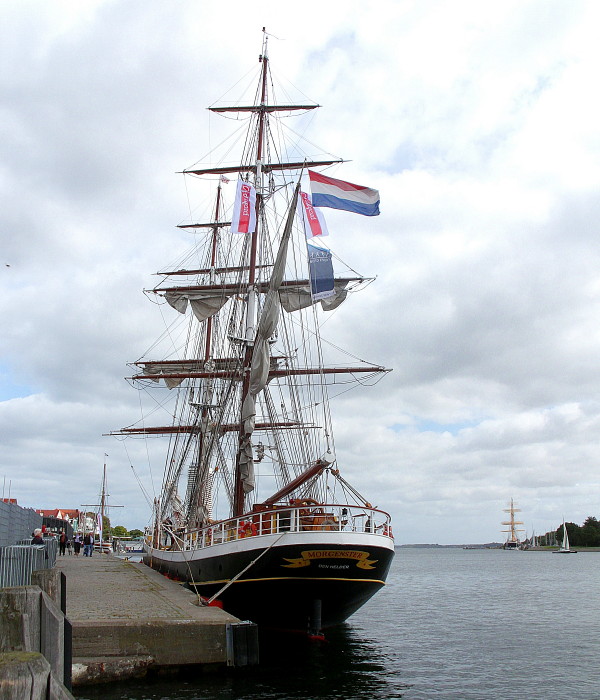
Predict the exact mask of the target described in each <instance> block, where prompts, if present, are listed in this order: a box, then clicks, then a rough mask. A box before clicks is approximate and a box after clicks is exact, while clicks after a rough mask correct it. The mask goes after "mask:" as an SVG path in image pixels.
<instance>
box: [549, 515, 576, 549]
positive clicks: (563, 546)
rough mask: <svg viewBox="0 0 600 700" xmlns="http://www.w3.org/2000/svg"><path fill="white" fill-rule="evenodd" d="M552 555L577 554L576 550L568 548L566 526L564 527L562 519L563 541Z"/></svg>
mask: <svg viewBox="0 0 600 700" xmlns="http://www.w3.org/2000/svg"><path fill="white" fill-rule="evenodd" d="M552 554H577V550H576V549H571V547H570V546H569V533H568V532H567V526H566V525H565V519H564V518H563V540H562V546H561V548H560V549H556V550H554V552H552Z"/></svg>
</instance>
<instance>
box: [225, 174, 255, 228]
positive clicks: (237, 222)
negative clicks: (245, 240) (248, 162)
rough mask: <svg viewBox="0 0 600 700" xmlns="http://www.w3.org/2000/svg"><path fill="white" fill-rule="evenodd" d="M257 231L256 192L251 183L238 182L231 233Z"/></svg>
mask: <svg viewBox="0 0 600 700" xmlns="http://www.w3.org/2000/svg"><path fill="white" fill-rule="evenodd" d="M255 230H256V190H255V189H254V187H253V186H252V185H251V184H250V183H249V182H244V181H243V180H238V181H237V190H236V192H235V202H234V203H233V214H232V215H231V233H254V231H255Z"/></svg>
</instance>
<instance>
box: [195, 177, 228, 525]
mask: <svg viewBox="0 0 600 700" xmlns="http://www.w3.org/2000/svg"><path fill="white" fill-rule="evenodd" d="M220 210H221V180H220V179H219V184H218V186H217V198H216V202H215V210H214V212H215V213H214V217H213V221H214V223H213V224H212V226H210V228H212V234H211V235H212V240H211V242H210V262H209V269H208V274H209V278H210V283H211V285H214V284H215V283H216V272H215V270H216V264H217V249H218V244H219V228H220V226H221V224H220V223H219V217H220ZM205 323H206V334H205V337H204V351H203V356H202V362H201V363H200V364H201V367H202V369H204V370H205V369H206V368H207V367H208V366H209V362H210V360H211V356H212V342H213V324H214V319H213V317H212V316H209V317H208V318H207V319H206V322H205ZM213 381H214V375H211V374H210V373H207V376H206V377H205V378H203V394H202V396H201V399H200V401H201V405H200V407H199V409H200V410H199V411H198V414H197V417H196V421H195V423H196V424H197V425H198V426H199V429H198V430H197V431H195V432H197V434H198V441H197V447H196V460H195V463H194V464H192V465H191V466H190V471H189V474H188V493H187V522H188V525H190V526H198V525H200V524H201V523H200V522H198V511H199V509H198V505H199V504H200V501H201V500H202V498H203V496H204V495H205V494H203V493H202V489H203V484H202V481H203V480H202V479H201V476H202V474H203V473H204V471H205V469H206V435H205V432H204V428H205V426H206V425H207V423H208V417H209V412H210V408H209V406H210V404H211V403H212V382H213ZM190 400H191V396H190ZM206 488H210V484H209V485H208V486H207V487H206ZM202 519H204V514H201V516H200V520H202Z"/></svg>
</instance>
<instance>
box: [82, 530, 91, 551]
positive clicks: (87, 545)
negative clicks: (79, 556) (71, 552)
mask: <svg viewBox="0 0 600 700" xmlns="http://www.w3.org/2000/svg"><path fill="white" fill-rule="evenodd" d="M91 538H92V536H91V535H90V533H89V532H86V533H85V535H84V536H83V556H84V557H91V556H92V554H91V552H90V550H91V541H92V539H91Z"/></svg>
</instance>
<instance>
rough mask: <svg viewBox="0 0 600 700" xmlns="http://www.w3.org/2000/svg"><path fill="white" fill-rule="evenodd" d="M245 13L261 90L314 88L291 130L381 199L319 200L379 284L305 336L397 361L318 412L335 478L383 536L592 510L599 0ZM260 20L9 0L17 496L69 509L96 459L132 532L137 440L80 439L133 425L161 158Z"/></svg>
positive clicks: (343, 252)
mask: <svg viewBox="0 0 600 700" xmlns="http://www.w3.org/2000/svg"><path fill="white" fill-rule="evenodd" d="M259 6H260V8H259V9H260V11H259V15H260V14H261V12H262V14H263V16H264V17H265V18H266V19H265V20H264V22H263V23H266V24H267V29H268V31H270V32H272V33H273V35H274V36H273V37H272V38H271V39H270V55H271V58H272V63H273V69H274V73H275V75H276V76H277V77H280V78H281V79H282V81H284V83H285V85H284V87H285V91H286V92H287V93H289V94H291V95H293V97H297V96H298V95H302V94H304V95H308V97H309V98H311V99H313V100H315V101H317V102H319V103H321V104H323V105H324V109H323V110H321V111H320V112H319V113H318V114H316V115H314V116H313V117H312V118H311V120H310V122H309V123H307V124H305V125H304V126H307V127H308V126H309V127H310V129H308V130H307V132H306V134H307V137H308V138H310V140H311V142H313V143H315V144H319V146H321V147H322V148H327V150H329V151H331V152H333V153H336V154H340V155H342V156H344V157H346V158H348V159H350V160H351V162H349V163H347V164H345V165H344V166H343V167H340V168H339V169H338V170H337V171H336V173H337V174H338V175H339V176H341V177H344V178H345V179H348V180H351V181H354V182H360V183H362V184H366V185H370V186H374V187H378V188H379V189H380V191H381V195H382V206H381V208H382V216H380V217H379V218H378V219H376V220H362V219H361V220H358V221H357V220H356V218H358V217H354V218H353V217H350V216H345V215H344V214H341V213H332V214H331V215H330V216H328V221H329V222H330V229H331V230H332V231H335V233H333V235H332V236H331V241H330V243H331V245H332V246H333V247H334V249H335V253H336V254H337V255H338V256H339V258H340V259H341V260H342V261H347V262H348V264H350V265H352V266H353V267H354V268H357V269H359V271H360V272H361V273H364V274H377V275H378V279H377V281H376V283H375V284H373V285H371V286H370V287H368V289H367V290H366V291H364V292H363V293H362V294H361V295H356V296H355V297H353V298H352V299H351V300H350V302H352V305H350V304H348V305H343V306H342V307H341V308H340V309H339V310H338V311H337V312H336V313H335V315H333V316H332V318H331V319H330V320H329V321H328V323H327V325H326V327H325V328H326V330H327V334H328V335H331V336H333V337H334V338H335V341H336V343H337V344H339V345H341V346H343V347H347V348H350V349H352V351H353V352H354V353H355V354H356V355H357V356H359V357H364V358H365V359H367V360H370V361H374V362H381V363H383V364H385V365H387V366H391V367H393V368H394V371H393V372H392V373H391V374H390V375H389V376H387V377H386V378H385V379H383V380H382V381H381V382H380V383H379V384H378V385H377V386H376V387H374V388H372V389H370V390H369V389H366V388H365V389H364V390H363V389H361V390H360V392H358V391H357V392H351V393H348V394H342V395H340V397H339V398H338V399H336V401H335V402H334V409H335V410H336V411H337V413H336V414H335V415H336V416H338V422H337V453H338V457H339V458H340V461H341V462H342V465H343V467H344V469H345V471H346V473H347V474H348V476H349V478H350V480H355V481H356V482H357V486H358V487H359V489H360V490H362V491H364V492H365V495H366V496H367V497H369V498H370V499H371V500H372V501H373V502H376V503H377V504H378V505H379V506H380V507H382V508H386V509H389V510H391V511H392V514H393V515H394V517H395V520H396V522H397V526H396V528H395V531H396V535H397V538H398V541H400V542H408V541H440V542H465V541H472V540H494V539H496V540H497V539H499V538H500V536H501V535H500V530H501V526H500V521H501V520H502V519H503V513H502V508H504V507H506V503H507V501H508V500H509V499H510V498H511V497H514V498H515V499H516V500H517V501H518V502H519V504H520V506H521V507H522V509H523V519H524V520H525V521H526V524H527V526H528V527H529V528H531V527H535V529H536V531H538V532H539V531H542V530H544V529H547V528H549V527H551V526H556V525H557V524H558V523H559V522H560V520H561V519H562V516H563V514H564V515H565V516H566V517H567V519H569V520H573V521H576V522H581V521H583V519H584V518H585V517H586V516H587V515H590V514H595V515H596V516H598V513H599V509H600V502H599V501H600V489H599V483H598V479H597V478H596V476H595V474H596V465H595V451H596V450H595V445H596V435H597V432H598V421H599V420H600V408H599V405H598V403H597V396H598V390H599V389H600V377H599V373H598V370H597V357H598V355H599V346H600V337H599V333H598V331H597V327H596V326H597V321H596V319H597V318H598V303H599V295H598V290H599V287H600V284H599V276H598V273H597V270H598V269H599V267H600V266H599V264H598V263H599V262H600V261H599V259H598V258H599V253H598V246H597V235H596V228H597V225H598V218H599V217H598V214H599V207H598V204H597V191H598V182H599V179H600V173H599V166H598V162H599V159H598V145H599V141H598V127H597V125H598V122H599V116H600V115H599V114H598V110H599V107H598V104H597V101H596V100H595V99H594V91H593V87H592V86H593V85H594V83H595V77H596V73H597V66H598V63H599V58H600V56H599V55H598V53H599V52H600V50H599V49H598V46H597V41H596V40H595V37H594V34H593V32H594V31H595V27H597V24H598V15H599V14H600V10H599V9H598V7H597V6H596V4H595V3H591V2H582V3H562V2H553V1H550V2H547V1H546V0H544V1H542V0H530V1H528V2H504V3H499V2H492V3H481V2H472V1H464V2H454V3H446V2H442V1H437V0H429V1H427V2H419V3H414V2H409V1H408V0H406V1H400V2H398V1H396V2H392V1H386V0H384V1H382V2H380V3H378V5H377V12H373V11H372V10H371V8H370V7H367V6H365V5H364V3H358V2H350V3H341V2H337V1H334V2H330V3H327V4H326V6H322V4H321V5H319V10H320V15H319V17H320V19H319V21H318V22H315V21H314V12H313V11H312V10H313V9H314V3H313V5H311V3H310V2H309V3H308V5H306V6H305V10H304V12H300V13H299V12H297V11H296V9H295V8H292V6H287V5H285V4H282V3H279V2H263V3H259ZM57 7H58V9H57ZM433 20H435V21H433ZM260 21H261V20H259V23H260ZM259 30H260V27H256V28H252V27H250V26H249V25H248V17H247V14H244V13H239V14H236V13H235V12H227V11H226V10H225V9H224V8H222V7H220V6H217V5H214V6H212V5H211V6H206V5H205V4H202V5H201V4H198V3H195V2H187V1H183V2H180V3H178V4H177V5H176V6H173V5H171V4H167V3H162V2H158V1H156V0H154V1H150V2H147V1H146V2H143V3H142V2H136V1H134V2H128V3H119V2H110V1H108V0H106V1H99V2H93V3H92V2H88V3H85V4H84V5H82V4H81V3H75V2H61V3H54V5H53V8H52V10H50V9H48V8H46V9H45V10H44V8H42V7H40V6H39V3H34V2H27V1H25V0H24V1H23V2H20V3H19V4H18V5H13V6H12V7H11V8H6V11H5V13H4V22H3V27H2V29H1V30H0V33H1V36H0V38H1V39H2V41H0V58H1V60H2V63H3V66H4V67H5V70H4V71H3V75H2V78H1V82H0V90H1V92H2V97H3V104H4V107H3V108H2V123H3V130H4V134H3V139H2V140H1V141H0V144H1V145H0V149H1V150H0V153H1V158H0V162H1V163H2V165H1V167H0V189H1V191H2V195H3V202H4V203H5V204H4V205H3V209H2V214H1V222H2V247H1V250H2V260H0V285H1V288H2V294H1V296H0V318H2V322H1V326H2V332H1V334H0V353H1V354H0V362H1V365H0V366H1V369H2V372H0V377H6V386H5V387H3V394H2V395H3V396H7V397H9V396H10V392H13V393H17V394H26V393H28V392H27V390H25V391H23V390H19V387H21V388H25V389H27V388H29V392H31V394H30V395H29V396H15V397H14V398H12V399H10V398H7V400H4V401H2V402H1V403H0V432H1V434H2V444H3V450H2V455H1V456H0V476H3V477H4V476H6V478H7V480H10V482H11V489H12V495H13V496H16V497H17V498H18V499H19V501H20V502H22V503H23V504H24V505H35V506H40V507H41V506H44V507H56V506H61V507H77V506H78V505H80V502H92V501H91V499H93V498H94V497H96V494H97V491H98V490H99V487H100V478H101V466H102V462H103V455H104V452H108V453H109V455H110V457H109V483H111V484H112V485H113V488H112V493H113V494H114V496H115V500H116V502H119V503H124V504H125V505H126V506H127V508H126V509H124V510H123V513H122V516H123V521H124V522H125V523H126V524H127V525H129V526H131V527H133V526H142V525H144V524H145V522H146V519H147V517H148V515H149V509H148V508H147V506H146V503H145V500H144V498H143V497H142V495H141V492H140V490H139V488H138V487H137V483H136V479H135V478H132V471H131V467H130V464H134V467H135V469H136V471H138V472H139V473H140V475H141V476H142V478H143V480H144V481H145V483H149V481H150V466H148V457H147V455H146V453H145V448H144V447H143V443H142V441H139V442H132V441H129V442H128V443H126V445H127V452H126V451H125V448H124V446H123V445H121V444H118V443H115V441H114V439H110V438H103V437H102V434H103V433H106V432H108V431H110V430H111V429H114V428H118V427H121V425H126V424H128V423H131V422H133V421H134V420H135V419H136V417H137V415H139V411H138V410H137V394H136V392H135V390H132V389H131V388H130V387H129V386H128V385H127V383H126V382H124V381H123V380H122V377H123V376H125V375H127V374H128V373H129V370H128V369H127V368H126V367H125V363H126V362H127V361H132V360H135V359H137V357H139V356H141V355H142V353H143V352H144V351H145V350H146V349H147V348H148V347H149V346H150V345H151V343H152V340H153V338H154V337H156V336H158V335H159V334H160V333H161V332H162V330H163V326H162V323H163V321H162V318H161V313H160V311H161V310H160V309H157V308H156V307H155V306H153V305H152V304H149V303H148V302H147V301H146V300H145V299H144V297H143V296H142V295H141V294H140V290H141V288H142V287H149V286H152V283H153V279H152V277H151V273H153V272H155V271H156V270H158V269H159V268H163V267H165V266H166V265H168V264H170V263H171V261H173V260H176V259H177V258H179V257H180V256H181V255H183V252H184V250H185V249H186V246H187V242H188V239H187V238H186V236H185V235H184V234H182V233H181V232H179V231H178V230H177V229H175V228H174V225H175V224H176V223H178V222H179V221H181V220H183V219H185V218H186V217H187V216H188V200H187V195H186V190H185V187H184V186H183V184H182V182H181V179H180V177H178V176H175V175H174V172H175V171H178V170H181V169H183V168H184V167H186V166H188V165H190V164H192V163H194V162H196V161H197V160H198V159H199V158H200V157H202V156H203V154H205V153H206V152H208V150H209V148H211V147H213V146H214V145H215V144H216V143H218V142H219V141H220V139H221V138H222V133H223V128H224V127H225V126H230V124H223V123H222V122H219V121H218V120H215V119H214V117H209V116H208V115H207V113H206V111H205V109H204V108H205V107H206V106H207V105H209V104H212V103H214V102H216V101H218V100H219V98H221V97H222V96H223V95H225V93H227V90H228V89H229V88H230V86H232V85H235V88H234V89H233V90H232V91H231V93H228V94H227V95H226V96H225V99H229V98H230V97H231V96H233V95H237V94H238V93H239V92H240V91H241V90H242V88H243V87H249V86H250V85H251V84H252V79H251V74H253V73H254V72H255V70H256V65H257V64H256V58H257V56H258V53H259V42H260V32H259ZM238 79H239V80H240V82H239V83H237V84H236V81H237V80H238ZM304 126H302V127H298V128H299V130H301V129H303V128H304ZM294 128H296V127H294ZM209 129H210V131H208V130H209ZM191 199H192V196H191V193H190V200H191ZM342 228H343V230H344V233H343V234H342V233H337V232H336V229H337V230H338V231H339V230H340V229H342ZM337 264H341V263H336V265H337ZM6 265H10V267H6ZM357 319H360V321H357ZM170 320H171V318H170V317H169V316H168V314H166V313H165V323H169V322H170ZM15 387H16V388H15ZM150 449H151V451H152V452H151V457H152V469H153V470H154V473H153V479H154V481H155V482H159V481H160V473H159V472H160V469H161V467H160V466H157V465H160V459H159V457H158V449H157V447H156V445H155V444H154V443H152V444H151V447H150ZM149 490H150V491H151V489H149ZM120 515H121V513H119V514H118V515H117V516H115V517H116V518H117V519H119V517H120Z"/></svg>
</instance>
